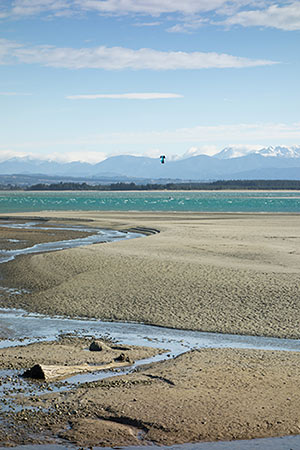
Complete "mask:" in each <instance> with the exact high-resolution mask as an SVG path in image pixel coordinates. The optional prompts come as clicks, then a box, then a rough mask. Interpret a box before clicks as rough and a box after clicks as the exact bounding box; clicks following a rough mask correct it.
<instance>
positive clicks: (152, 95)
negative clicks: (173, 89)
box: [66, 92, 183, 100]
mask: <svg viewBox="0 0 300 450" xmlns="http://www.w3.org/2000/svg"><path fill="white" fill-rule="evenodd" d="M182 97H183V95H180V94H171V93H162V92H161V93H160V92H140V93H128V94H80V95H68V96H66V98H67V99H68V100H96V99H99V98H102V99H120V100H159V99H168V98H182Z"/></svg>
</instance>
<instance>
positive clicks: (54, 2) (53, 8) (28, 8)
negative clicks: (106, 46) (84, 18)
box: [0, 0, 300, 33]
mask: <svg viewBox="0 0 300 450" xmlns="http://www.w3.org/2000/svg"><path fill="white" fill-rule="evenodd" d="M8 3H10V5H9V6H8V5H7V6H6V7H5V6H4V5H2V7H1V5H0V20H1V19H5V18H8V17H13V18H19V19H20V18H24V17H25V18H26V17H31V16H37V15H46V16H55V17H65V16H68V15H69V16H74V15H82V14H86V13H89V12H92V13H98V14H100V15H115V16H122V15H130V16H139V17H141V16H151V17H160V18H161V17H162V16H163V15H165V16H167V17H170V16H171V17H173V18H176V20H178V23H177V24H175V25H174V26H172V27H169V28H168V31H170V32H187V33H189V32H193V31H195V30H196V29H197V28H199V27H200V26H202V24H203V23H215V24H218V25H225V26H231V25H241V26H244V27H250V26H263V27H274V28H278V29H282V30H289V31H293V30H299V29H300V2H299V0H296V1H295V0H294V1H289V0H184V1H182V0H160V1H158V0H147V1H146V0H105V1H104V0H13V1H12V2H8ZM218 18H219V20H217V19H218ZM159 23H161V22H154V21H152V22H140V23H136V24H135V25H136V26H155V25H157V24H159Z"/></svg>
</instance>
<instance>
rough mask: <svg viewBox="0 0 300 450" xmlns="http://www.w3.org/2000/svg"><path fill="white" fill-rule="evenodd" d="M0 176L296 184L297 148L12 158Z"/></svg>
mask: <svg viewBox="0 0 300 450" xmlns="http://www.w3.org/2000/svg"><path fill="white" fill-rule="evenodd" d="M0 174H3V175H7V174H22V175H25V174H27V175H29V174H43V175H48V176H56V177H57V176H61V177H67V176H71V177H86V178H91V177H94V178H95V177H96V178H99V177H110V179H120V177H121V178H123V179H126V180H128V179H137V178H138V179H145V180H158V179H159V180H191V181H208V180H230V179H231V180H232V179H239V180H242V179H248V180H249V179H289V180H291V179H294V180H300V146H294V147H284V146H282V147H267V148H260V149H258V148H251V147H248V146H247V147H228V148H225V149H224V150H222V151H221V152H220V153H218V154H217V155H214V156H208V155H197V156H191V157H189V158H182V159H176V160H171V158H168V155H166V163H165V164H161V163H160V160H159V158H148V157H144V156H130V155H121V156H112V157H110V158H107V159H106V160H104V161H101V162H99V163H97V164H90V163H83V162H79V161H77V162H71V163H59V162H56V161H45V160H39V159H34V158H13V159H9V160H6V161H2V162H0Z"/></svg>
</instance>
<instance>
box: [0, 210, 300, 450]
mask: <svg viewBox="0 0 300 450" xmlns="http://www.w3.org/2000/svg"><path fill="white" fill-rule="evenodd" d="M15 217H17V218H21V215H17V214H16V215H15ZM30 217H32V218H34V217H35V218H37V217H40V218H42V219H46V218H49V219H51V223H68V221H70V220H72V222H74V223H77V224H82V223H85V224H86V221H87V220H88V221H90V222H89V223H90V224H91V226H93V227H99V228H107V229H115V230H123V231H128V230H133V231H141V232H142V233H144V237H140V238H137V239H131V240H123V241H120V242H112V243H111V242H110V243H101V244H94V245H90V246H86V247H79V248H73V249H69V250H63V251H57V252H51V253H41V254H36V255H23V256H20V257H17V258H16V259H15V260H13V261H10V262H8V263H5V264H3V265H2V267H1V271H2V280H1V283H2V286H5V287H7V288H16V289H25V292H24V293H23V294H22V295H12V296H6V297H3V298H2V299H1V303H0V305H1V307H9V308H23V309H25V310H26V311H31V312H38V313H42V314H46V315H61V316H66V317H88V318H100V319H102V320H106V321H130V322H141V323H145V324H155V325H159V326H161V327H171V328H179V329H190V330H199V331H209V332H219V333H231V334H244V335H253V336H255V335H257V336H272V337H281V338H291V339H299V338H300V327H299V317H300V302H299V276H300V251H299V240H300V215H298V214H245V213H240V214H226V213H179V212H177V213H170V212H169V213H148V212H102V211H101V212H95V211H93V212H76V213H75V212H74V213H72V212H55V213H54V212H53V213H52V212H42V213H40V212H39V213H36V214H30ZM14 220H15V219H14ZM34 345H35V346H34ZM34 345H32V346H31V347H30V346H27V347H26V351H25V350H23V351H22V350H21V349H20V348H18V349H17V350H16V349H5V350H2V356H0V359H1V367H3V368H8V367H9V368H11V369H20V368H21V367H22V368H25V367H28V366H30V365H32V363H33V361H34V360H36V359H37V357H38V358H39V363H41V364H42V363H44V364H49V361H50V362H51V363H52V364H53V363H54V364H55V363H56V364H58V363H59V364H62V363H65V364H68V362H69V358H70V348H65V347H64V348H63V346H62V343H59V342H58V343H56V344H55V343H54V344H53V345H52V347H51V346H50V347H48V350H49V349H50V348H52V349H53V352H52V353H51V354H50V353H49V351H48V350H47V347H46V346H45V345H44V347H43V346H42V345H40V347H37V346H36V345H39V344H34ZM74 345H75V344H74ZM78 345H79V344H78ZM55 346H56V347H55ZM57 346H58V347H57ZM75 347H76V348H77V344H76V345H75ZM43 348H44V350H43ZM166 348H167V347H166ZM45 349H46V350H45ZM132 351H134V349H133V350H132ZM145 351H146V350H145ZM147 351H148V350H147ZM32 355H35V357H34V358H33V356H32ZM20 356H21V358H20ZM36 356H37V357H36ZM74 356H75V357H74V358H73V359H72V361H71V362H72V363H74V362H76V360H80V362H82V361H84V358H83V359H80V358H82V357H81V356H80V357H79V356H78V354H77V353H75V354H74ZM299 358H300V356H299V353H298V352H282V351H264V350H245V349H244V350H243V349H209V348H207V349H201V350H192V351H188V352H186V353H182V354H181V355H180V356H178V357H176V358H172V359H167V360H165V361H162V362H159V363H152V364H150V365H147V366H144V367H140V368H139V369H138V370H136V371H135V372H134V373H131V374H128V375H120V376H118V377H117V379H108V380H104V381H99V382H96V383H91V384H89V385H88V384H85V385H82V386H79V387H77V388H76V389H75V388H74V389H73V390H71V391H68V392H60V393H55V392H50V393H48V394H44V395H42V396H39V397H38V399H37V397H36V396H32V397H26V398H25V397H24V396H20V399H19V401H20V404H22V405H24V406H30V407H31V408H32V410H27V411H26V412H25V413H24V412H17V413H14V414H12V416H11V415H10V416H9V418H10V420H12V419H11V417H13V423H14V427H15V430H17V431H18V433H19V434H17V435H16V436H19V437H16V438H13V436H12V432H9V430H6V429H5V428H3V431H2V436H0V437H1V442H4V443H6V445H10V444H11V443H28V442H39V439H38V438H36V440H34V438H33V437H32V436H33V434H34V433H40V434H43V433H44V434H43V436H45V435H47V436H48V439H49V441H50V442H53V441H51V438H53V439H54V437H57V436H59V438H60V439H62V440H65V441H66V442H71V443H73V444H75V445H79V446H86V447H87V446H96V445H99V446H113V445H140V444H141V443H142V444H146V443H153V442H154V443H158V444H166V445H173V444H176V443H185V442H200V441H216V440H232V439H251V438H257V437H269V436H284V435H289V434H299V433H300V411H299V402H300V369H299V367H300V365H299ZM116 380H117V381H116ZM37 404H38V405H40V406H42V409H41V410H38V411H36V410H35V409H34V408H33V406H36V405H37ZM46 411H51V414H49V413H47V412H46ZM20 430H21V431H20ZM30 433H31V434H30ZM47 433H48V434H47ZM29 436H31V437H29ZM30 439H31V440H30ZM44 439H45V437H44ZM43 442H44V441H43Z"/></svg>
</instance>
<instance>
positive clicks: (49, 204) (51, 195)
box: [0, 191, 300, 214]
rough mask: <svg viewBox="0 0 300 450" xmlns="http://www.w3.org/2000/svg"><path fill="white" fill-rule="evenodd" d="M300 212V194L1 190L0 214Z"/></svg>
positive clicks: (293, 192)
mask: <svg viewBox="0 0 300 450" xmlns="http://www.w3.org/2000/svg"><path fill="white" fill-rule="evenodd" d="M47 210H48V211H89V210H90V211H198V212H286V213H288V212H294V213H299V212H300V191H263V192H262V191H222V192H219V191H180V192H178V191H176V192H173V191H159V192H154V191H146V192H145V191H143V192H127V191H123V192H99V191H85V192H78V191H76V192H75V191H73V192H70V191H68V192H64V191H59V192H58V191H55V192H21V191H2V192H1V191H0V213H9V214H10V213H14V212H30V211H47Z"/></svg>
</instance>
